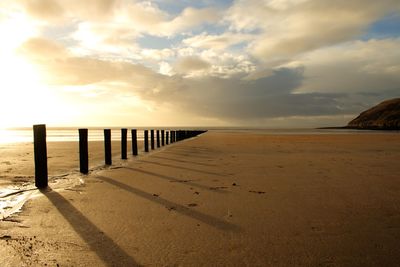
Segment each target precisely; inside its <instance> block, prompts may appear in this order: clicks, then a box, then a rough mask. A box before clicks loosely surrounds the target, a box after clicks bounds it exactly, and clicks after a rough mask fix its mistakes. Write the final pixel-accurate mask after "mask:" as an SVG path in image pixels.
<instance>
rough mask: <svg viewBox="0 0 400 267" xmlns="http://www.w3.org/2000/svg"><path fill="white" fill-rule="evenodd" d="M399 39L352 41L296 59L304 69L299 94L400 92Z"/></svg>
mask: <svg viewBox="0 0 400 267" xmlns="http://www.w3.org/2000/svg"><path fill="white" fill-rule="evenodd" d="M398 47H400V39H399V38H395V39H383V40H369V41H353V42H348V43H345V44H342V45H340V46H335V47H329V48H324V49H319V50H316V51H313V52H310V53H306V54H304V55H303V56H300V57H298V58H297V60H298V61H299V64H303V65H305V66H307V68H306V71H305V74H304V75H305V81H304V84H303V86H302V87H300V88H299V89H298V91H299V92H346V93H361V92H365V93H366V92H375V93H378V92H384V91H387V90H394V89H400V86H399V85H400V68H399V62H400V51H399V49H398Z"/></svg>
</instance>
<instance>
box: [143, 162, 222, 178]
mask: <svg viewBox="0 0 400 267" xmlns="http://www.w3.org/2000/svg"><path fill="white" fill-rule="evenodd" d="M140 162H143V163H150V164H154V165H158V166H163V167H169V168H176V169H181V170H187V171H192V172H199V173H203V174H208V175H215V176H226V175H223V174H220V173H216V172H209V171H203V170H198V169H193V168H187V167H182V166H177V165H172V164H167V163H161V162H155V161H150V160H140Z"/></svg>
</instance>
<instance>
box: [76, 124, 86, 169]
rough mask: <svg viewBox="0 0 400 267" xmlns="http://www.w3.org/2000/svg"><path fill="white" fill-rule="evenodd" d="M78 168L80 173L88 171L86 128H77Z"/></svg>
mask: <svg viewBox="0 0 400 267" xmlns="http://www.w3.org/2000/svg"><path fill="white" fill-rule="evenodd" d="M78 131H79V169H80V172H81V173H84V174H87V173H89V149H88V129H79V130H78Z"/></svg>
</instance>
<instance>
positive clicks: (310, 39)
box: [225, 0, 400, 62]
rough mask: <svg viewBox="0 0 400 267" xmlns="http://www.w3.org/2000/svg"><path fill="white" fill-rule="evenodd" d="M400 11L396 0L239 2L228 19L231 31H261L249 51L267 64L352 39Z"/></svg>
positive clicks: (230, 12) (232, 8) (240, 0)
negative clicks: (388, 15)
mask: <svg viewBox="0 0 400 267" xmlns="http://www.w3.org/2000/svg"><path fill="white" fill-rule="evenodd" d="M399 10H400V6H399V4H398V1H395V0H383V1H373V0H355V1H347V0H346V1H345V0H339V1H329V0H308V1H287V0H285V1H278V0H274V1H267V0H266V1H263V2H260V1H257V0H239V1H237V2H235V4H234V5H233V6H232V7H231V8H230V10H229V11H228V12H227V15H226V18H225V19H226V21H228V22H229V23H231V28H232V29H235V30H238V31H244V32H249V31H258V37H257V39H256V40H255V41H254V42H252V43H251V45H250V46H249V49H248V51H249V52H250V53H251V54H253V55H254V56H255V57H257V58H258V59H260V60H263V61H266V62H268V61H274V60H277V59H285V60H287V59H290V57H292V56H296V55H298V54H300V53H303V52H307V51H312V50H315V49H319V48H321V47H325V46H330V45H335V44H338V43H341V42H345V41H348V40H352V39H354V38H356V37H358V36H359V35H360V34H362V33H363V31H364V30H365V29H366V27H367V26H368V25H369V24H370V23H372V22H374V21H376V20H378V19H379V18H381V17H382V16H384V15H385V14H388V13H390V12H398V11H399Z"/></svg>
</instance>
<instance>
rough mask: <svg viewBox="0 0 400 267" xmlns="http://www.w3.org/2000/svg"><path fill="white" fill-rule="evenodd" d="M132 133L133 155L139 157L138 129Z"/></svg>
mask: <svg viewBox="0 0 400 267" xmlns="http://www.w3.org/2000/svg"><path fill="white" fill-rule="evenodd" d="M131 133H132V155H134V156H137V155H138V148H137V132H136V129H132V130H131Z"/></svg>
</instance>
